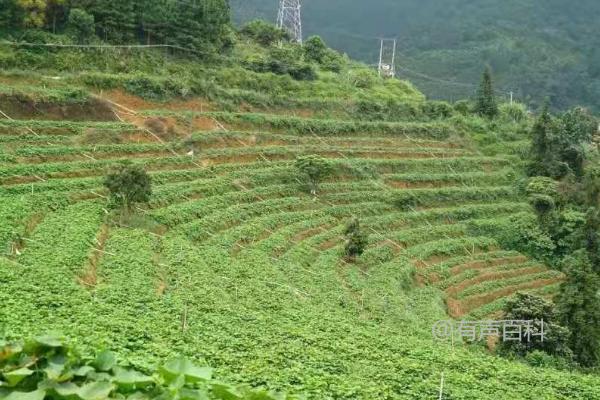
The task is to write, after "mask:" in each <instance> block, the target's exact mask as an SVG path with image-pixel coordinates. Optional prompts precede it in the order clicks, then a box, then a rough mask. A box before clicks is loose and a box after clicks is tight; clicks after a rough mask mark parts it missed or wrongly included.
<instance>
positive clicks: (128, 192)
mask: <svg viewBox="0 0 600 400" xmlns="http://www.w3.org/2000/svg"><path fill="white" fill-rule="evenodd" d="M104 186H105V187H106V188H107V189H108V190H109V192H110V200H111V204H112V205H114V206H118V207H121V209H122V210H123V211H124V212H125V214H129V213H130V212H131V209H132V207H133V206H134V205H135V204H136V203H146V202H148V201H149V200H150V196H151V195H152V181H151V178H150V176H149V175H148V174H147V173H146V171H144V170H143V169H141V168H140V167H138V166H134V165H131V164H124V165H122V166H121V167H119V169H117V170H116V171H114V172H112V173H110V174H109V175H108V176H107V177H106V178H105V180H104Z"/></svg>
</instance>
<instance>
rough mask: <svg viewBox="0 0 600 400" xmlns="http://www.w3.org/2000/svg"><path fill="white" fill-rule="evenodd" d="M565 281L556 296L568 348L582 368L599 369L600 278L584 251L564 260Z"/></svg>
mask: <svg viewBox="0 0 600 400" xmlns="http://www.w3.org/2000/svg"><path fill="white" fill-rule="evenodd" d="M564 268H565V272H566V274H567V280H566V281H565V282H564V283H563V284H562V285H561V290H560V293H559V294H558V296H557V299H556V303H557V304H558V308H559V312H560V314H561V319H562V323H563V324H564V325H565V326H568V327H569V329H570V330H571V333H572V334H571V338H570V341H569V347H570V348H571V350H572V351H573V353H574V354H575V358H576V360H577V361H578V362H579V363H580V364H581V365H582V366H584V367H594V366H598V365H600V277H599V276H598V274H597V273H596V272H595V271H594V268H593V266H592V263H591V261H590V259H589V257H588V255H587V252H586V251H585V250H579V251H577V252H575V253H573V254H572V255H571V256H569V257H566V258H565V260H564Z"/></svg>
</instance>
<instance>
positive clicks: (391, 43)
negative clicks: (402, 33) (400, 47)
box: [377, 38, 396, 78]
mask: <svg viewBox="0 0 600 400" xmlns="http://www.w3.org/2000/svg"><path fill="white" fill-rule="evenodd" d="M380 42H381V43H380V47H379V67H378V68H377V69H378V71H379V76H382V77H384V78H394V77H395V76H396V39H385V38H381V39H380Z"/></svg>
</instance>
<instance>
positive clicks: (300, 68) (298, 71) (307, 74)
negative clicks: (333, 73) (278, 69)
mask: <svg viewBox="0 0 600 400" xmlns="http://www.w3.org/2000/svg"><path fill="white" fill-rule="evenodd" d="M289 74H290V76H291V77H292V78H294V79H295V80H297V81H314V80H315V79H317V72H316V71H315V69H314V68H313V67H312V65H310V64H304V63H300V64H295V65H293V66H292V67H291V68H290V70H289Z"/></svg>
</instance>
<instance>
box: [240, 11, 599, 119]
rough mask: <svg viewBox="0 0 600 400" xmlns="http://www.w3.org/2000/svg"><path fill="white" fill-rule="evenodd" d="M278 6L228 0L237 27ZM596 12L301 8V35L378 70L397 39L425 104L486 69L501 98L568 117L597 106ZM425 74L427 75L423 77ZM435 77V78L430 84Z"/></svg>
mask: <svg viewBox="0 0 600 400" xmlns="http://www.w3.org/2000/svg"><path fill="white" fill-rule="evenodd" d="M277 3H278V2H277V1H276V0H232V1H231V4H232V9H233V12H234V15H235V18H236V20H238V21H242V20H248V19H251V18H255V17H263V18H267V19H269V20H272V21H274V20H275V18H276V15H277V14H276V13H277ZM599 12H600V3H599V2H597V1H594V0H581V1H576V2H566V1H561V0H506V1H492V0H478V1H470V0H444V1H437V0H403V1H396V0H372V1H363V0H328V1H319V0H305V1H304V2H303V16H304V19H303V23H304V28H305V36H308V35H311V34H318V35H321V36H323V37H324V38H325V39H326V41H327V42H328V43H329V44H330V45H331V46H332V47H334V48H336V49H338V50H342V51H344V52H347V53H348V54H350V55H351V56H353V57H357V58H359V59H361V60H364V61H366V62H368V63H374V62H376V61H377V57H378V50H379V44H378V41H377V37H379V36H386V37H394V36H395V37H398V39H399V51H400V55H399V58H398V72H399V74H400V75H401V76H402V77H406V78H409V79H410V80H411V81H413V82H414V83H415V84H416V85H417V87H418V88H419V89H421V90H423V91H424V92H425V94H427V95H428V96H429V97H433V98H444V99H449V100H452V99H457V98H464V97H465V96H469V95H471V94H472V93H473V91H474V90H475V86H474V85H473V86H469V85H460V84H453V83H448V82H447V81H450V82H462V83H467V84H473V83H476V82H477V79H478V77H479V74H480V73H481V70H482V69H483V66H484V65H485V64H486V63H489V64H490V65H491V66H492V68H493V69H494V72H495V75H496V77H497V80H498V87H499V89H500V88H501V89H502V92H504V93H502V94H503V95H504V96H507V92H509V91H514V92H515V96H516V97H517V98H519V99H520V100H522V101H528V102H530V103H531V104H533V105H537V104H539V103H540V102H541V100H542V99H543V98H544V97H546V96H549V97H550V99H551V102H552V104H553V105H554V106H556V107H559V108H566V107H568V106H572V105H574V104H585V105H587V106H589V107H592V108H594V109H595V110H597V109H598V104H600V101H599V100H600V50H598V49H599V46H598V41H599V40H600V39H599V37H600V35H599V33H600V32H599V31H600V26H599V24H598V23H597V20H596V19H597V16H598V14H599ZM424 75H425V76H424ZM432 78H434V79H432Z"/></svg>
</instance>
